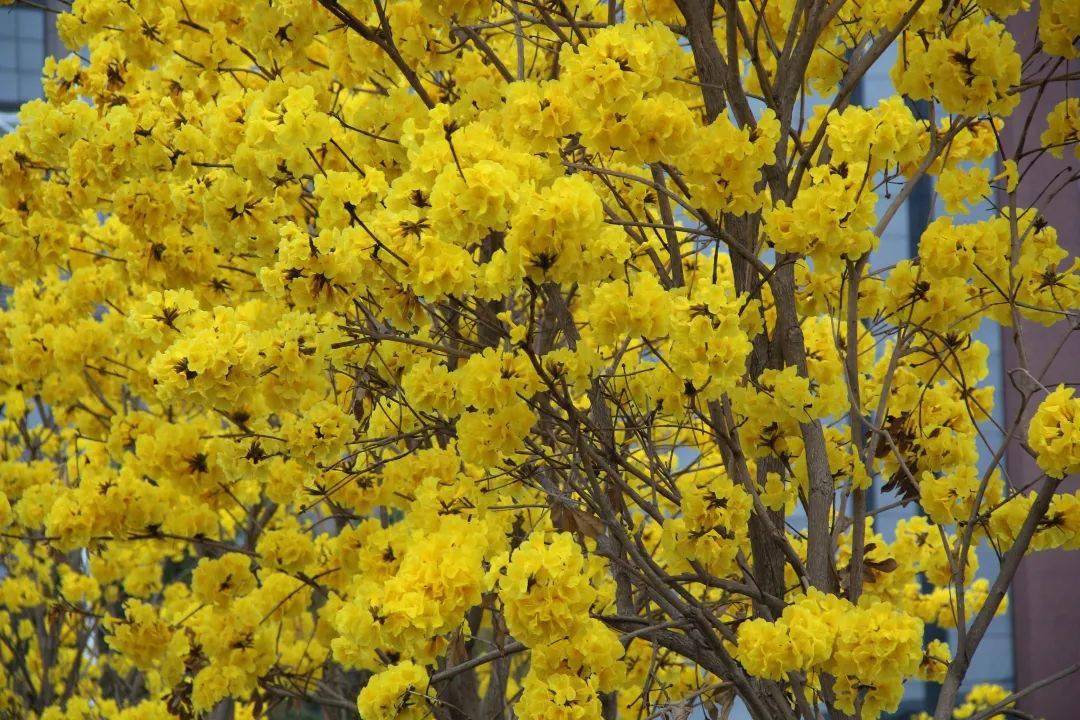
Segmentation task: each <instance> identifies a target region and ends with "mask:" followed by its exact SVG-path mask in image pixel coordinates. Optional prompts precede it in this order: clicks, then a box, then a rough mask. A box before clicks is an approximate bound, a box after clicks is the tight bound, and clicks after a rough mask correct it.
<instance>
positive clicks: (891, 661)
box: [736, 591, 923, 718]
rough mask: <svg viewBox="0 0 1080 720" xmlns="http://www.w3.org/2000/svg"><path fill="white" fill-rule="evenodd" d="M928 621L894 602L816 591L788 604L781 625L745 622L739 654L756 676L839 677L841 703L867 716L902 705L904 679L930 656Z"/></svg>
mask: <svg viewBox="0 0 1080 720" xmlns="http://www.w3.org/2000/svg"><path fill="white" fill-rule="evenodd" d="M922 632H923V624H922V621H920V620H919V619H917V618H914V617H912V616H910V615H907V614H905V613H903V612H900V611H897V610H896V608H894V607H893V606H892V605H890V604H888V603H874V604H865V605H858V606H854V605H852V604H851V603H849V602H847V601H846V600H843V599H841V598H838V597H836V596H833V595H825V594H822V593H820V592H817V591H811V592H809V593H807V594H806V595H804V596H802V597H800V598H798V599H796V600H795V601H794V602H793V603H792V604H790V605H788V606H787V607H786V608H785V609H784V612H783V613H782V614H781V616H780V617H779V618H777V620H776V621H775V622H769V621H768V620H765V619H762V618H756V619H753V620H748V621H746V622H744V623H742V624H741V625H740V626H739V630H738V633H737V640H738V645H737V648H736V657H737V658H738V660H739V662H740V663H742V665H743V666H744V667H745V668H746V669H747V671H748V672H750V673H751V674H752V675H756V676H758V677H763V678H772V679H780V678H782V677H783V676H784V675H785V674H787V673H789V672H794V671H803V672H822V673H829V674H830V675H833V676H834V677H835V678H836V681H837V682H836V687H835V691H836V693H837V706H838V707H840V708H841V709H843V710H844V711H845V712H849V713H852V712H855V703H856V699H857V698H860V697H861V702H862V717H863V718H876V717H878V716H879V714H880V713H881V712H891V711H893V710H895V709H896V708H897V707H898V706H899V704H900V699H901V696H902V695H903V683H904V680H905V679H906V678H908V677H911V676H914V675H915V674H916V673H917V671H918V669H919V664H920V662H921V661H922V658H923V650H922Z"/></svg>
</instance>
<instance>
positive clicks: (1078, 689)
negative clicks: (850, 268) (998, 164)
mask: <svg viewBox="0 0 1080 720" xmlns="http://www.w3.org/2000/svg"><path fill="white" fill-rule="evenodd" d="M1077 1H1078V2H1080V0H1077ZM1037 17H1038V15H1037V7H1036V8H1033V9H1032V11H1030V12H1027V13H1022V14H1021V15H1018V16H1016V17H1014V18H1012V19H1011V20H1010V21H1009V26H1010V29H1011V30H1012V32H1013V35H1014V36H1016V38H1017V41H1018V45H1019V48H1020V51H1021V54H1022V55H1024V54H1026V52H1027V51H1028V49H1029V48H1031V47H1033V44H1034V39H1035V30H1036V23H1037ZM1075 65H1076V62H1075V61H1073V63H1072V64H1071V65H1070V66H1068V67H1069V68H1070V69H1073V68H1075ZM1038 66H1039V65H1038V62H1037V61H1036V62H1034V63H1031V64H1029V67H1038ZM1065 67H1066V66H1065V65H1063V66H1062V70H1064V68H1065ZM1069 95H1070V96H1072V97H1077V96H1078V95H1080V83H1077V82H1073V83H1071V84H1070V87H1069ZM1034 96H1035V93H1027V94H1026V97H1025V101H1024V102H1023V103H1022V104H1021V105H1020V107H1019V108H1018V109H1017V110H1016V112H1015V113H1014V114H1013V116H1012V118H1011V122H1010V123H1008V124H1007V125H1006V128H1005V131H1004V133H1003V135H1004V137H1003V140H1004V145H1005V148H1006V151H1007V152H1011V151H1012V149H1014V148H1015V147H1016V143H1017V141H1018V140H1019V136H1020V133H1021V129H1022V127H1023V119H1024V118H1025V117H1026V116H1027V113H1028V111H1029V110H1030V109H1031V106H1032V103H1033V102H1034V100H1035V97H1034ZM1064 97H1065V85H1064V84H1063V83H1059V84H1057V85H1056V86H1052V87H1049V88H1048V89H1047V91H1046V92H1045V94H1044V95H1043V97H1042V98H1041V99H1040V100H1039V104H1038V107H1037V108H1036V112H1035V116H1034V122H1033V124H1032V129H1031V131H1030V132H1029V138H1028V141H1027V146H1031V145H1032V144H1037V143H1038V137H1039V134H1041V133H1042V131H1043V129H1044V128H1045V127H1046V115H1047V113H1048V112H1049V111H1050V110H1051V109H1052V108H1053V107H1054V105H1056V104H1057V103H1058V102H1060V101H1061V100H1062V99H1063V98H1064ZM1066 167H1071V168H1072V169H1073V170H1075V169H1076V168H1077V167H1080V159H1078V158H1076V157H1075V155H1072V152H1071V150H1070V151H1067V153H1066V157H1065V159H1064V160H1056V159H1054V158H1050V157H1048V156H1044V157H1043V158H1042V159H1041V160H1040V161H1039V163H1038V165H1036V168H1035V169H1034V170H1032V171H1031V173H1030V177H1028V178H1027V179H1025V185H1024V186H1023V187H1025V188H1026V189H1021V191H1020V193H1019V195H1020V197H1019V201H1020V203H1021V204H1022V206H1030V205H1032V204H1035V205H1036V206H1038V207H1039V208H1040V210H1041V211H1042V212H1043V215H1044V217H1045V218H1046V219H1047V220H1048V221H1049V222H1050V224H1051V225H1052V226H1053V227H1055V228H1056V229H1057V231H1058V236H1059V241H1060V243H1061V245H1062V247H1064V248H1066V249H1067V250H1069V252H1070V253H1071V254H1072V255H1073V256H1075V255H1077V254H1078V252H1080V185H1077V184H1076V183H1074V184H1072V186H1071V187H1069V188H1067V189H1066V190H1064V191H1063V192H1061V193H1060V194H1059V195H1058V196H1057V198H1056V199H1054V200H1053V201H1052V202H1051V203H1049V204H1046V203H1045V202H1036V200H1035V196H1036V195H1037V194H1038V192H1039V189H1041V188H1042V186H1044V185H1045V184H1046V183H1047V182H1048V181H1049V180H1050V179H1051V178H1052V177H1054V175H1055V174H1056V173H1057V172H1059V171H1060V170H1063V169H1065V168H1066ZM1068 325H1069V323H1068V322H1067V321H1064V322H1059V323H1057V324H1056V325H1054V326H1053V327H1050V328H1045V327H1043V326H1041V325H1036V324H1033V323H1030V322H1024V323H1023V324H1022V326H1021V329H1022V335H1023V342H1024V347H1025V349H1026V350H1027V354H1028V362H1029V366H1030V369H1031V370H1032V372H1033V373H1034V374H1035V375H1036V376H1037V377H1038V376H1039V372H1040V371H1041V370H1042V369H1043V368H1044V367H1046V365H1047V362H1048V361H1049V359H1050V357H1051V355H1052V354H1053V353H1054V351H1055V350H1056V349H1057V348H1058V346H1059V345H1061V344H1062V342H1063V341H1065V345H1064V346H1063V347H1062V348H1061V350H1060V352H1058V354H1057V357H1056V358H1055V359H1054V361H1053V362H1052V363H1051V364H1050V366H1049V369H1048V371H1047V372H1046V374H1045V376H1044V378H1043V382H1044V384H1048V385H1049V384H1051V383H1052V384H1054V385H1056V384H1057V383H1058V382H1076V381H1080V333H1072V336H1071V337H1067V335H1068V332H1069V330H1068ZM1002 332H1003V338H1002V340H1003V343H1002V344H1003V358H1004V364H1005V368H1004V369H1005V379H1004V381H1003V382H1004V385H1005V418H1006V419H1009V418H1012V417H1014V416H1015V413H1016V410H1017V408H1018V406H1019V394H1018V393H1017V391H1016V388H1015V387H1013V385H1012V383H1011V382H1009V380H1008V377H1009V370H1010V369H1015V368H1017V367H1018V366H1019V361H1018V357H1017V352H1016V346H1015V344H1014V336H1013V330H1012V329H1011V328H1004V329H1003V331H1002ZM1038 399H1041V395H1040V396H1036V401H1037V400H1038ZM1028 414H1029V415H1030V409H1029V412H1028ZM1020 430H1021V433H1022V434H1021V437H1026V434H1027V418H1025V419H1024V421H1023V424H1022V425H1021V427H1020ZM1006 465H1007V470H1008V473H1009V477H1010V479H1011V480H1012V483H1013V484H1014V485H1016V486H1022V485H1024V484H1026V483H1029V482H1031V481H1033V480H1034V479H1035V478H1037V477H1038V475H1039V471H1038V469H1037V468H1036V466H1035V463H1034V462H1033V461H1032V460H1031V458H1030V457H1029V456H1028V455H1027V453H1026V452H1024V450H1023V449H1022V448H1021V447H1020V446H1019V445H1018V444H1017V443H1015V442H1014V443H1013V445H1012V447H1010V449H1009V451H1008V454H1007V456H1006ZM1076 487H1077V484H1076V482H1075V481H1074V482H1073V484H1072V485H1071V486H1069V487H1068V488H1067V489H1069V490H1074V489H1076ZM1012 600H1013V606H1012V607H1013V634H1014V652H1015V666H1016V687H1017V688H1018V689H1022V688H1024V687H1027V686H1028V685H1030V684H1032V683H1033V682H1036V681H1038V680H1040V679H1042V678H1045V677H1047V676H1049V675H1052V674H1054V673H1056V672H1058V671H1059V670H1061V669H1062V668H1064V667H1066V666H1069V665H1071V664H1073V663H1075V662H1077V661H1080V552H1069V553H1066V552H1044V553H1037V554H1034V555H1031V556H1029V557H1028V558H1026V559H1025V560H1024V563H1023V564H1022V565H1021V568H1020V571H1019V573H1018V575H1017V578H1016V581H1015V585H1014V587H1013V596H1012ZM1020 707H1021V708H1022V709H1023V710H1026V711H1027V712H1029V713H1032V714H1034V715H1036V716H1037V717H1041V718H1045V719H1046V720H1066V719H1070V718H1077V717H1080V674H1075V675H1073V676H1071V677H1069V678H1066V679H1064V680H1061V681H1059V682H1057V683H1055V684H1053V685H1050V686H1048V687H1046V688H1043V689H1041V690H1038V691H1036V692H1035V693H1033V694H1032V695H1031V696H1030V697H1028V698H1025V699H1024V700H1022V701H1021V702H1020Z"/></svg>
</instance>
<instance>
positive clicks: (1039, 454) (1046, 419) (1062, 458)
mask: <svg viewBox="0 0 1080 720" xmlns="http://www.w3.org/2000/svg"><path fill="white" fill-rule="evenodd" d="M1074 393H1075V391H1074V390H1073V388H1067V387H1065V386H1059V387H1058V388H1057V389H1056V390H1054V391H1053V392H1052V393H1050V394H1049V395H1047V396H1046V397H1045V398H1043V400H1042V402H1041V403H1039V408H1038V409H1037V410H1036V411H1035V414H1034V415H1032V417H1031V422H1030V423H1029V424H1028V444H1029V445H1030V446H1031V449H1032V450H1034V451H1035V459H1036V461H1037V462H1038V463H1039V467H1040V468H1042V469H1043V471H1044V472H1045V473H1046V474H1047V475H1050V476H1052V477H1065V476H1066V475H1071V474H1072V473H1075V472H1077V471H1078V470H1080V398H1075V397H1073V395H1074Z"/></svg>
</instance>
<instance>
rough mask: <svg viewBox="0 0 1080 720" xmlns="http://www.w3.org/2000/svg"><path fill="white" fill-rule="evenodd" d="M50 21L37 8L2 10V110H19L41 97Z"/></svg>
mask: <svg viewBox="0 0 1080 720" xmlns="http://www.w3.org/2000/svg"><path fill="white" fill-rule="evenodd" d="M46 20H47V19H46V17H45V14H44V13H43V12H42V11H41V10H38V9H36V8H25V7H8V8H3V9H0V110H3V111H15V110H18V108H19V106H20V105H22V104H23V103H24V102H26V101H27V100H31V99H33V98H36V97H38V96H39V95H41V65H42V63H43V62H44V61H45V24H46Z"/></svg>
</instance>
